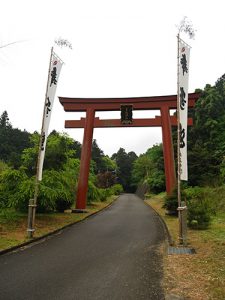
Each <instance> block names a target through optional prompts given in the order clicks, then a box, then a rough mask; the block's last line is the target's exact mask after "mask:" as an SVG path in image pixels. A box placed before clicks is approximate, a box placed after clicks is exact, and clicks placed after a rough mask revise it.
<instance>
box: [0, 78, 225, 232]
mask: <svg viewBox="0 0 225 300" xmlns="http://www.w3.org/2000/svg"><path fill="white" fill-rule="evenodd" d="M196 92H199V93H200V95H201V96H200V98H199V100H198V101H197V102H196V106H195V108H194V109H192V110H190V111H189V116H190V117H192V118H193V126H191V127H189V129H188V173H189V180H188V182H183V183H182V193H183V197H184V198H185V200H186V201H187V202H188V203H189V220H188V222H189V225H190V226H193V227H194V226H203V227H204V226H208V224H209V223H210V216H211V214H213V213H215V211H216V209H218V208H220V209H221V205H222V206H223V205H224V204H221V203H220V202H218V201H219V200H218V201H217V200H215V203H212V201H211V200H210V201H209V199H208V195H211V194H212V193H214V192H213V191H215V194H218V190H219V193H220V195H225V185H224V182H225V130H224V129H225V75H223V76H221V77H220V78H219V79H218V80H217V81H216V83H215V85H213V86H211V85H209V84H207V85H206V86H205V88H204V90H200V89H197V90H196ZM12 123H13V122H11V120H10V118H9V116H8V113H7V112H6V111H4V112H2V114H1V117H0V208H1V209H3V208H7V207H8V208H14V209H16V210H19V211H26V210H27V206H28V201H29V199H31V198H32V197H33V194H34V182H35V174H36V161H37V153H38V143H39V133H38V132H34V133H29V132H27V131H25V130H24V131H22V130H20V129H18V128H14V127H13V125H12ZM173 138H174V140H173V143H174V154H175V158H176V128H173ZM80 153H81V144H80V143H79V142H77V141H75V140H74V139H72V138H71V137H69V136H68V135H66V134H64V133H59V132H57V131H55V130H53V131H52V132H51V133H50V135H49V137H48V140H47V148H46V156H45V162H44V171H43V180H42V182H41V184H40V193H39V197H38V211H39V212H49V211H63V210H64V209H66V208H69V207H71V205H72V204H73V203H74V199H75V196H76V186H77V180H78V172H79V165H80ZM143 185H144V186H145V187H146V190H147V191H148V193H161V192H164V191H165V175H164V161H163V149H162V144H156V145H154V146H153V147H151V148H149V149H148V150H147V151H146V152H145V153H143V154H141V155H139V156H137V155H136V153H135V152H133V151H131V152H128V153H126V151H125V150H124V149H123V148H120V149H119V150H118V151H117V153H114V154H113V155H112V156H111V157H109V156H107V155H105V154H104V152H103V151H102V150H101V149H100V148H99V146H98V144H97V141H96V140H93V144H92V160H91V167H90V176H89V183H88V203H91V202H92V201H96V200H98V201H104V200H105V199H106V198H107V197H108V196H109V195H112V194H119V193H121V192H122V191H124V192H135V191H136V190H137V188H138V187H140V186H143ZM213 195H214V194H213ZM213 197H214V196H213ZM215 199H216V198H215ZM165 207H166V208H167V209H168V211H174V210H176V207H177V199H176V191H174V194H173V195H170V196H168V197H165ZM222 209H225V208H224V207H222Z"/></svg>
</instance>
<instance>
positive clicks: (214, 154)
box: [188, 75, 225, 186]
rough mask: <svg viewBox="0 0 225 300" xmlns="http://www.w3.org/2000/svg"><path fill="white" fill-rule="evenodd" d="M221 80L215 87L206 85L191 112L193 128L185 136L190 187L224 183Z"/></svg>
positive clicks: (224, 114)
mask: <svg viewBox="0 0 225 300" xmlns="http://www.w3.org/2000/svg"><path fill="white" fill-rule="evenodd" d="M224 81H225V76H224V75H223V76H222V77H221V78H219V79H218V81H217V82H216V85H215V86H210V85H206V87H205V89H204V91H201V97H200V99H199V100H198V101H197V103H196V105H195V108H194V110H193V112H192V115H193V118H194V126H192V127H191V128H190V129H189V134H188V140H189V144H188V161H189V184H190V185H192V186H195V185H200V186H206V185H209V186H216V185H219V184H221V181H222V182H224V177H223V176H224V175H223V160H224V156H225V131H224V128H225V84H224ZM221 175H222V176H221ZM221 177H222V178H221Z"/></svg>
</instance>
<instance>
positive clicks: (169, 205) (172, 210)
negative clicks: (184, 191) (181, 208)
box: [163, 189, 178, 215]
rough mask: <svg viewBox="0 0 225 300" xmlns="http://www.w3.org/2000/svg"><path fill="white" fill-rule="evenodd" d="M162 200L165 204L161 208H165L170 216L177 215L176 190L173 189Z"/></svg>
mask: <svg viewBox="0 0 225 300" xmlns="http://www.w3.org/2000/svg"><path fill="white" fill-rule="evenodd" d="M164 199H165V202H164V205H163V208H165V209H166V210H167V211H168V213H169V214H170V215H177V214H178V211H177V207H178V200H177V189H174V190H173V192H172V193H171V194H169V195H166V196H165V198H164Z"/></svg>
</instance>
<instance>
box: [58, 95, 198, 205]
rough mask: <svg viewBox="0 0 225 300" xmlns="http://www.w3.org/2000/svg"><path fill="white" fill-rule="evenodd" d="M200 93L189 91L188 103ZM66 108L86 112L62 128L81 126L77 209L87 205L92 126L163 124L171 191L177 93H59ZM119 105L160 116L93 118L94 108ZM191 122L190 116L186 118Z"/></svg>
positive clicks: (193, 101) (194, 100) (164, 152)
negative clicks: (108, 95) (116, 95)
mask: <svg viewBox="0 0 225 300" xmlns="http://www.w3.org/2000/svg"><path fill="white" fill-rule="evenodd" d="M198 98H199V93H191V94H189V95H188V107H189V108H191V107H194V105H195V102H196V100H197V99H198ZM59 101H60V103H61V104H62V105H63V107H64V110H65V111H66V112H84V111H85V112H86V118H81V119H80V120H66V121H65V128H84V137H83V144H82V152H81V163H80V175H79V181H78V188H77V200H76V209H77V210H83V209H85V208H86V198H87V190H88V176H89V168H90V160H91V147H92V137H93V129H94V127H96V128H103V127H105V128H106V127H156V126H157V127H160V126H161V127H162V140H163V156H164V166H165V175H166V192H167V193H171V191H172V190H173V188H174V187H175V185H176V173H175V164H174V152H173V143H172V133H171V126H177V118H176V117H175V116H170V109H177V95H170V96H155V97H135V98H65V97H59ZM121 105H132V108H133V110H160V112H161V116H156V117H155V118H150V119H133V121H132V124H122V123H121V120H116V119H111V120H101V119H99V118H95V112H96V111H120V109H121ZM188 125H192V119H191V118H189V119H188Z"/></svg>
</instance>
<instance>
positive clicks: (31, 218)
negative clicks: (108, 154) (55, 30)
mask: <svg viewBox="0 0 225 300" xmlns="http://www.w3.org/2000/svg"><path fill="white" fill-rule="evenodd" d="M52 55H53V47H52V48H51V55H50V61H49V69H48V80H47V86H46V92H45V102H44V109H43V116H42V125H41V135H40V139H39V148H38V158H37V169H36V177H35V186H34V199H31V200H30V201H29V205H28V207H29V209H28V228H27V233H28V234H27V235H28V238H33V234H34V231H35V229H34V224H35V215H36V207H37V197H38V193H39V185H40V181H39V179H38V176H39V170H40V155H41V146H42V138H43V131H44V118H45V113H46V100H47V93H48V86H49V78H50V71H51V61H52Z"/></svg>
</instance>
